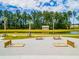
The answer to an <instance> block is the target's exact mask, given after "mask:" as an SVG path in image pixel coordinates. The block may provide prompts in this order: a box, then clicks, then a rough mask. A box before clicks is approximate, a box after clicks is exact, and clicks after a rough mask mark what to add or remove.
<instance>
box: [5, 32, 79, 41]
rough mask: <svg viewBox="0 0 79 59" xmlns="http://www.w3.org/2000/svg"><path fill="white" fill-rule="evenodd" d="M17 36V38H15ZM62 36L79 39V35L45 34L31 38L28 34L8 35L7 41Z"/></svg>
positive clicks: (33, 35) (34, 35)
mask: <svg viewBox="0 0 79 59" xmlns="http://www.w3.org/2000/svg"><path fill="white" fill-rule="evenodd" d="M14 35H16V36H14ZM59 35H61V36H62V37H72V38H79V35H77V34H76V35H70V34H46V33H45V34H44V33H41V34H40V33H37V34H36V33H33V34H32V35H31V37H29V36H28V34H26V33H16V34H15V33H10V34H9V33H8V34H7V36H6V37H5V39H12V40H14V39H26V38H36V37H53V36H59Z"/></svg>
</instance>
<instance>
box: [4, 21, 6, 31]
mask: <svg viewBox="0 0 79 59" xmlns="http://www.w3.org/2000/svg"><path fill="white" fill-rule="evenodd" d="M6 25H7V24H6V20H4V30H6V29H7V27H6Z"/></svg>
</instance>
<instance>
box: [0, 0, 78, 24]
mask: <svg viewBox="0 0 79 59" xmlns="http://www.w3.org/2000/svg"><path fill="white" fill-rule="evenodd" d="M0 3H2V4H3V5H4V6H3V7H2V6H1V4H0V9H4V8H6V7H8V8H9V7H10V8H9V10H15V9H17V7H21V8H22V9H36V10H40V11H54V12H56V11H57V12H63V11H68V10H71V11H73V10H79V0H0ZM77 13H78V12H77ZM78 15H79V13H78ZM71 22H72V18H71ZM72 23H73V22H72ZM75 23H79V22H78V21H77V20H76V19H75Z"/></svg>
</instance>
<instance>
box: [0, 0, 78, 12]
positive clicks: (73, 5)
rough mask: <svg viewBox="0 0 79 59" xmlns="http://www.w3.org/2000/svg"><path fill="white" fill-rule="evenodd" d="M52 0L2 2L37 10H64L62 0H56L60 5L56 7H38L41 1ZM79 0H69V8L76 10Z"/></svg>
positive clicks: (7, 0) (9, 0)
mask: <svg viewBox="0 0 79 59" xmlns="http://www.w3.org/2000/svg"><path fill="white" fill-rule="evenodd" d="M49 1H50V0H0V2H3V3H6V4H11V5H15V6H19V7H22V8H33V9H37V10H41V11H43V10H47V11H62V10H63V9H65V8H64V6H63V4H62V0H54V1H56V2H57V4H58V6H56V7H37V5H39V2H43V3H45V2H49ZM78 2H79V0H77V1H75V0H68V3H66V5H67V6H69V8H68V10H74V9H75V8H79V3H78Z"/></svg>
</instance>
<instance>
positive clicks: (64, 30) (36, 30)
mask: <svg viewBox="0 0 79 59" xmlns="http://www.w3.org/2000/svg"><path fill="white" fill-rule="evenodd" d="M71 31H78V32H79V29H55V30H41V29H32V30H28V29H7V30H0V33H25V32H26V33H28V32H32V33H33V32H34V33H38V32H41V33H47V32H71Z"/></svg>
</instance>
